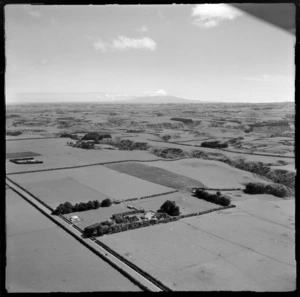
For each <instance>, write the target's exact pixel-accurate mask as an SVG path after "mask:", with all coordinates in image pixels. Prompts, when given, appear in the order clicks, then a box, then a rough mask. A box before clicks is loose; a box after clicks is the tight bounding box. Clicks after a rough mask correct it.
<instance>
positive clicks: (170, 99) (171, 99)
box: [123, 95, 195, 104]
mask: <svg viewBox="0 0 300 297" xmlns="http://www.w3.org/2000/svg"><path fill="white" fill-rule="evenodd" d="M123 102H124V103H125V102H126V103H139V104H143V103H145V104H149V103H153V104H167V103H194V102H195V101H194V100H189V99H183V98H179V97H175V96H171V95H150V96H147V95H144V96H138V97H135V98H132V99H129V100H126V101H123Z"/></svg>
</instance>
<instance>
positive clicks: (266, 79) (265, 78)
mask: <svg viewBox="0 0 300 297" xmlns="http://www.w3.org/2000/svg"><path fill="white" fill-rule="evenodd" d="M242 79H243V80H248V81H261V82H274V81H285V80H288V79H289V77H287V76H284V75H269V74H264V75H260V76H255V77H243V78H242Z"/></svg>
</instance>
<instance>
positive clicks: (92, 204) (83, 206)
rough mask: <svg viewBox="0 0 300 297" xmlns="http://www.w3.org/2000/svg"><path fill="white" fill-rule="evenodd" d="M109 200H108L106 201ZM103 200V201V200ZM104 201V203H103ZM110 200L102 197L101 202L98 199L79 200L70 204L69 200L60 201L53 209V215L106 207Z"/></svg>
mask: <svg viewBox="0 0 300 297" xmlns="http://www.w3.org/2000/svg"><path fill="white" fill-rule="evenodd" d="M108 200H109V201H108ZM104 201H105V202H104ZM103 202H104V203H103ZM111 204H112V202H111V201H110V199H104V200H103V201H102V202H101V203H100V202H99V201H98V200H94V201H89V202H87V203H84V202H80V203H76V204H75V205H72V203H70V202H65V203H61V204H60V205H58V206H57V208H56V209H55V210H53V212H52V214H53V215H61V214H68V213H71V212H79V211H85V210H90V209H98V208H99V207H107V206H109V205H111Z"/></svg>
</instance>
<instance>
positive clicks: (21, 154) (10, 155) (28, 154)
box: [6, 152, 41, 159]
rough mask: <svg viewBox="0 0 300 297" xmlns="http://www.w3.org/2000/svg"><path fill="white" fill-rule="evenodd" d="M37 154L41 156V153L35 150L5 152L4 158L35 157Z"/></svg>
mask: <svg viewBox="0 0 300 297" xmlns="http://www.w3.org/2000/svg"><path fill="white" fill-rule="evenodd" d="M37 156H41V154H38V153H35V152H17V153H6V159H18V158H28V157H37Z"/></svg>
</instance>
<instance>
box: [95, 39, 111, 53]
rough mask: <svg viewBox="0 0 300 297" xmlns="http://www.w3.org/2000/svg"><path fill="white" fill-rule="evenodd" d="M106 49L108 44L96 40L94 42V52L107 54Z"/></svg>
mask: <svg viewBox="0 0 300 297" xmlns="http://www.w3.org/2000/svg"><path fill="white" fill-rule="evenodd" d="M108 47H109V44H108V43H106V42H103V41H101V40H97V41H96V42H94V48H95V50H101V51H102V52H107V49H108Z"/></svg>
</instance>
